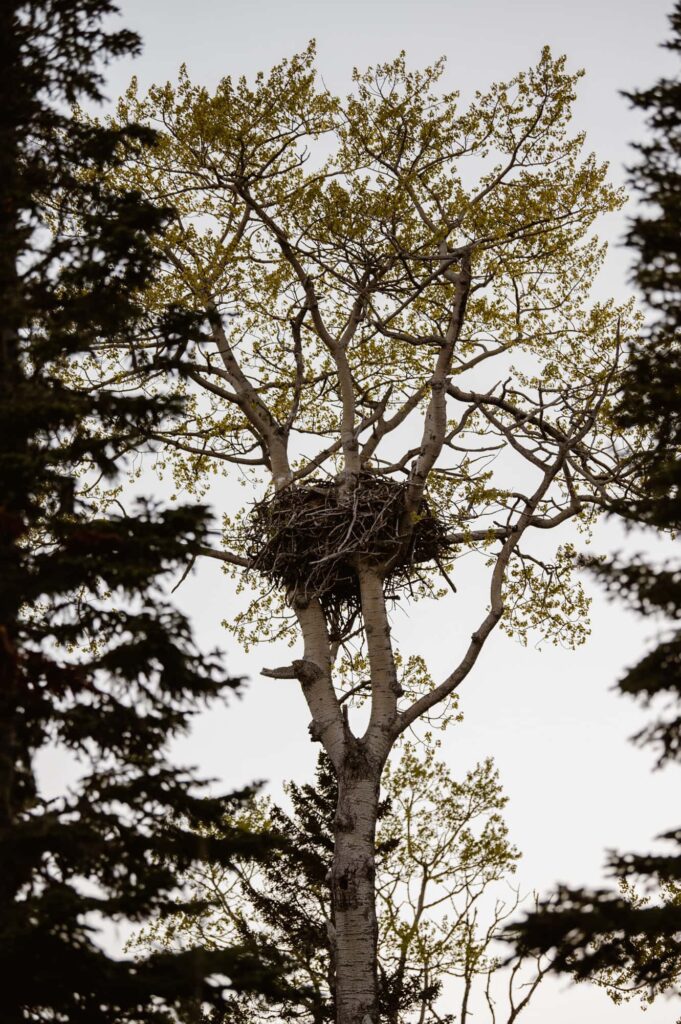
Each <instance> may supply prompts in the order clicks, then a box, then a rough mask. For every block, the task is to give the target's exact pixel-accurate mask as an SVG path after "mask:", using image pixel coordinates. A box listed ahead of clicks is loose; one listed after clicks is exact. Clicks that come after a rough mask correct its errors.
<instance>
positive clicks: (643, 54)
mask: <svg viewBox="0 0 681 1024" xmlns="http://www.w3.org/2000/svg"><path fill="white" fill-rule="evenodd" d="M670 6H671V0H665V2H663V0H420V2H418V0H344V2H339V0H293V2H291V0H288V2H287V0H278V2H273V0H231V2H225V0H223V2H218V0H127V2H123V3H122V8H123V12H124V18H125V22H126V24H127V25H129V26H130V27H134V28H135V29H137V30H138V31H139V32H140V34H141V35H142V37H143V39H144V44H145V48H144V54H143V56H142V58H141V59H139V60H137V61H135V62H134V66H133V64H132V63H131V62H125V63H119V64H117V65H116V66H115V67H113V68H112V69H111V74H110V88H109V91H110V94H111V95H112V96H115V95H116V94H117V93H118V92H120V91H121V90H122V89H123V88H124V87H125V85H126V84H127V81H128V79H129V76H130V74H131V73H132V71H133V70H134V72H135V73H136V74H137V76H138V77H139V79H140V81H141V84H142V85H147V84H149V83H150V82H158V81H161V80H165V79H167V78H174V77H175V75H176V72H177V68H178V65H179V64H180V63H181V62H186V63H187V65H188V67H189V72H190V75H191V76H192V78H194V79H195V80H197V81H201V82H203V83H205V84H206V85H208V86H212V85H214V84H215V83H216V81H217V80H218V79H219V78H220V77H221V76H222V75H223V74H226V73H230V74H232V75H235V74H242V73H243V74H246V75H251V74H253V73H254V72H255V71H258V70H260V69H263V70H266V69H267V68H269V66H270V65H271V64H273V63H274V62H276V61H278V60H280V59H281V57H283V56H286V55H290V54H291V53H293V52H294V51H296V50H300V49H302V48H303V47H304V46H305V45H306V43H307V42H308V40H309V39H311V38H313V37H314V38H316V40H317V44H318V53H319V59H318V66H319V69H320V72H321V74H322V75H323V78H324V81H325V82H326V84H327V86H328V87H329V88H330V89H332V90H339V91H346V90H347V88H348V87H349V80H350V73H351V70H352V67H353V66H354V65H356V66H359V67H362V66H365V65H366V64H369V63H376V62H377V61H382V60H385V59H388V58H391V57H393V56H394V55H395V54H396V53H397V52H399V51H400V50H402V49H405V50H406V51H407V56H408V60H409V61H410V62H411V63H412V64H413V65H422V64H424V63H426V62H431V61H433V60H434V59H436V58H437V57H439V56H440V55H442V54H444V55H446V57H447V59H448V65H447V72H446V76H445V83H444V84H445V87H446V88H448V89H449V88H456V89H460V90H461V92H462V93H463V96H464V98H465V97H467V96H470V94H471V93H472V92H474V90H475V89H476V88H481V89H483V88H485V87H486V86H487V85H488V84H489V83H490V82H492V81H494V80H496V79H499V78H504V77H509V76H511V75H512V74H514V73H515V72H516V71H518V70H520V69H521V68H524V67H526V66H528V65H529V64H531V63H533V62H535V61H536V59H537V57H538V55H539V51H540V49H541V47H542V46H543V45H544V44H546V43H548V44H549V45H550V46H551V47H552V49H553V50H554V52H556V53H566V54H567V56H568V58H569V63H570V66H571V67H572V68H573V69H576V68H579V67H583V68H585V69H586V72H587V76H586V78H585V79H583V80H582V84H581V87H580V96H579V101H578V104H577V107H576V112H575V126H576V128H577V129H580V130H582V129H584V130H586V131H587V133H588V140H587V144H588V146H589V148H592V149H594V150H595V151H596V152H597V153H598V155H599V156H600V157H601V158H604V159H606V160H609V161H610V163H611V169H612V177H613V178H614V180H615V181H618V182H619V181H621V180H622V178H623V171H622V167H623V165H624V164H625V163H627V162H628V161H631V159H632V155H631V151H630V150H629V148H628V144H629V142H630V141H631V140H634V139H636V138H640V137H641V133H642V127H641V120H640V117H639V116H638V115H637V114H635V113H633V112H632V111H631V110H630V109H629V107H628V104H627V102H626V101H625V100H624V99H622V98H621V97H620V96H619V94H618V90H620V89H627V88H635V87H636V86H645V85H647V84H649V83H651V82H652V81H653V80H654V79H655V78H656V77H657V76H658V75H659V74H660V73H661V72H662V71H663V70H664V69H665V68H669V67H670V57H669V56H668V55H667V54H665V53H664V52H663V51H661V50H660V49H659V48H658V45H657V44H658V43H659V42H660V41H661V40H662V39H664V37H665V35H666V34H667V23H666V14H667V12H668V10H669V8H670ZM623 228H624V220H623V218H622V217H612V218H610V222H609V223H608V224H604V225H603V227H602V230H601V234H602V235H603V236H604V237H607V238H609V239H610V240H611V241H612V242H613V243H615V245H614V246H613V248H612V250H611V253H610V258H609V261H608V265H607V268H606V270H605V272H604V275H603V279H602V281H601V283H600V285H599V288H600V289H603V290H604V291H606V292H608V293H611V294H614V295H615V296H617V297H618V298H620V299H621V298H622V297H624V295H625V294H626V293H627V292H628V285H627V265H628V261H629V254H628V252H627V251H626V250H624V249H622V247H621V246H618V245H617V244H616V243H617V241H618V239H619V238H620V237H621V235H622V231H623ZM217 500H220V495H217ZM621 543H622V536H621V534H620V533H619V531H618V530H617V527H616V526H614V525H613V524H606V525H605V526H604V527H603V528H601V530H600V531H599V533H598V536H597V538H596V542H595V547H596V548H597V549H598V550H606V549H613V548H616V547H617V546H618V545H619V544H621ZM478 596H481V595H478ZM474 598H475V595H470V594H466V595H465V599H464V603H468V602H469V601H472V600H473V599H474ZM180 602H181V604H182V605H183V606H184V607H185V608H186V609H188V610H189V611H190V612H191V613H192V616H193V618H194V621H195V623H196V627H197V630H198V633H199V636H200V638H201V640H202V642H203V643H205V644H215V643H219V644H221V645H223V646H227V647H228V649H229V652H230V653H229V663H230V667H231V668H232V669H233V670H234V671H235V672H239V673H244V674H246V675H248V676H250V677H251V680H252V682H251V685H250V687H249V692H248V694H247V696H246V697H245V699H244V700H243V701H242V702H240V703H239V705H238V706H236V707H234V708H232V709H230V710H229V711H225V712H213V713H212V714H211V715H210V716H206V717H204V719H202V721H201V722H200V723H198V724H197V729H196V731H195V733H194V734H193V736H192V737H191V738H190V739H189V740H188V741H187V742H186V744H184V745H183V749H182V754H183V756H184V757H186V758H188V759H191V760H193V761H194V762H196V763H198V764H200V766H201V768H202V769H203V770H204V771H205V772H207V773H210V774H211V775H214V776H216V777H219V778H222V779H224V780H225V781H226V782H227V783H228V784H229V785H230V786H232V785H234V786H236V785H239V784H241V783H243V782H247V781H250V780H252V779H254V778H259V779H266V780H269V783H270V788H271V789H272V791H273V792H277V790H278V787H279V785H280V783H281V781H282V780H283V779H285V778H291V777H293V778H296V779H299V780H302V779H304V778H306V777H307V776H308V775H309V773H310V771H311V768H312V766H313V764H314V759H315V756H316V748H313V747H312V745H311V744H310V742H309V739H308V736H307V730H306V726H307V715H306V712H305V709H304V706H303V702H302V698H301V697H300V696H299V695H298V693H297V692H296V690H295V687H294V685H293V684H291V683H286V682H273V681H271V680H270V681H265V680H262V679H260V678H259V677H258V672H259V669H260V668H261V667H262V666H263V665H268V664H270V665H272V664H278V663H280V661H279V659H278V658H277V656H276V653H273V652H267V651H262V650H257V651H255V652H252V653H251V654H249V655H245V654H243V653H242V652H239V651H238V650H237V648H236V647H235V646H234V642H233V641H232V640H231V639H230V638H229V637H227V636H226V635H225V633H224V631H222V630H221V629H220V625H219V624H220V620H221V619H222V618H225V617H229V616H230V614H232V613H233V610H234V604H233V597H232V595H231V589H230V587H229V586H228V585H227V583H226V581H225V580H224V577H223V576H222V575H221V574H220V572H219V570H218V569H216V568H215V567H213V566H207V567H204V568H202V569H201V570H200V572H199V573H198V575H197V576H195V577H194V579H193V580H189V581H188V582H187V584H186V585H185V586H184V587H183V589H182V591H181V592H180ZM463 615H464V612H463V610H462V609H460V608H457V606H456V604H455V603H452V604H447V605H446V607H444V606H443V607H442V608H436V609H433V608H432V607H431V608H427V609H420V610H417V611H415V612H414V614H413V615H412V616H411V618H410V619H408V620H407V619H403V620H401V622H400V630H401V631H402V632H403V633H405V632H406V634H407V637H408V636H409V635H410V634H411V635H412V636H413V637H417V636H419V635H421V631H422V629H423V627H424V626H425V625H426V621H425V620H426V618H427V619H428V623H427V625H428V629H429V631H430V634H431V635H432V636H434V637H436V638H439V639H438V640H436V641H435V644H434V648H433V650H431V651H430V652H428V655H429V660H430V662H431V664H432V666H433V668H434V669H435V672H436V677H437V676H438V675H439V673H440V672H444V671H445V670H446V669H447V668H451V660H452V659H451V653H450V650H449V646H450V639H451V638H452V637H453V636H454V634H455V633H456V632H457V630H458V628H459V617H461V618H463ZM433 626H435V628H433ZM654 629H655V627H654V624H652V623H650V622H646V623H642V622H640V621H638V620H637V619H636V618H635V617H634V616H632V615H630V614H628V613H626V612H624V611H623V610H622V609H621V608H618V607H614V606H611V605H609V604H607V603H606V602H605V601H604V600H603V599H602V598H601V597H599V596H598V595H596V600H595V602H594V608H593V638H592V640H591V641H590V642H589V643H588V644H587V645H586V646H585V647H583V648H581V649H580V650H579V651H577V652H576V653H571V652H566V651H562V650H553V649H551V648H547V649H544V650H542V651H537V650H534V649H523V648H521V647H520V646H519V645H518V644H516V643H513V642H512V641H510V640H507V639H504V638H501V637H499V638H496V639H495V641H494V642H493V643H492V644H491V645H490V648H489V649H488V650H486V652H485V654H484V657H483V658H482V659H481V662H480V664H479V666H478V668H477V669H476V671H475V673H474V674H473V675H472V676H471V677H470V678H469V680H468V681H467V683H466V685H465V687H464V689H463V690H462V694H461V701H462V709H463V711H464V715H465V721H464V723H463V724H462V725H458V726H455V727H453V728H452V730H451V732H450V733H449V734H448V735H447V738H446V740H445V744H444V751H445V756H446V758H447V760H448V762H449V763H450V765H451V766H452V767H453V768H454V769H455V770H457V771H463V770H465V768H466V767H468V766H470V765H471V764H472V763H473V762H474V761H475V760H477V759H480V758H482V757H485V756H487V755H493V756H494V757H495V758H496V761H497V764H498V765H499V768H500V770H501V777H502V782H503V784H504V786H505V789H506V791H507V793H508V795H509V797H510V804H509V808H508V815H507V816H508V820H509V823H510V826H511V834H512V838H513V840H514V841H515V842H516V844H517V845H518V846H519V847H520V848H521V849H522V850H523V851H524V854H525V856H524V860H523V864H522V866H521V873H520V877H521V881H522V884H523V886H524V887H525V888H527V889H532V888H538V889H542V888H546V887H548V886H550V885H551V883H552V882H553V881H554V880H557V879H560V880H563V881H569V882H572V883H582V882H583V883H593V882H598V881H599V878H600V870H601V864H602V859H603V850H604V848H605V847H620V848H625V849H626V848H635V847H638V848H640V849H645V848H647V846H648V844H649V840H650V837H651V836H652V835H654V834H655V833H656V832H659V831H660V830H662V829H663V828H665V827H669V826H672V825H676V824H678V818H679V806H678V805H679V801H678V784H679V779H678V771H677V772H676V773H675V772H674V770H673V769H670V770H668V771H667V772H666V773H664V774H651V772H650V770H649V769H650V764H651V756H650V754H649V753H647V752H641V751H636V750H635V749H634V748H633V747H631V745H630V744H628V743H627V741H626V738H627V736H628V735H630V734H631V733H632V732H633V731H635V729H636V728H637V727H639V726H640V725H641V723H642V721H643V713H642V712H640V711H638V710H636V709H634V708H633V707H631V706H630V705H629V704H628V703H627V702H626V701H625V700H624V699H622V698H620V697H618V696H616V695H615V694H614V693H612V692H611V686H612V683H613V681H614V680H615V679H616V678H617V675H618V673H619V671H620V670H621V668H622V667H623V666H624V665H627V664H630V663H631V662H632V661H633V660H634V659H635V658H637V657H638V656H639V655H640V654H641V652H642V651H643V650H644V648H645V645H646V642H647V641H648V640H649V639H650V638H651V636H653V634H654ZM641 1012H642V1011H641V1009H640V1008H639V1007H638V1005H637V1004H634V1005H630V1006H628V1007H623V1008H619V1009H618V1008H615V1007H613V1006H612V1004H611V1003H610V1002H609V1001H608V1000H607V998H606V997H605V996H604V995H603V994H602V993H601V992H599V991H597V990H594V989H592V988H590V987H588V986H578V987H574V986H572V987H570V986H567V985H566V983H564V982H556V983H552V984H549V985H547V986H546V987H545V989H544V991H543V992H540V994H539V995H538V996H537V997H536V1000H535V1001H534V1003H533V1004H532V1006H531V1007H530V1008H529V1009H528V1010H527V1011H526V1014H525V1015H524V1017H523V1020H524V1021H525V1022H526V1024H539V1022H541V1024H547V1022H549V1021H550V1022H551V1024H574V1021H575V1020H576V1019H577V1018H578V1017H579V1019H580V1020H581V1021H583V1022H585V1024H591V1022H593V1024H597V1022H598V1024H601V1022H602V1024H609V1022H611V1021H613V1022H614V1021H620V1022H622V1024H628V1022H630V1021H634V1020H638V1019H639V1017H640V1015H641ZM678 1013H679V1010H678V1008H676V1009H675V1010H674V1009H673V1008H672V1007H671V1006H670V1005H669V1004H665V1003H663V1002H659V1003H658V1004H657V1005H656V1006H654V1007H653V1008H652V1009H651V1010H650V1011H648V1013H647V1015H646V1018H645V1021H646V1024H662V1022H663V1021H664V1022H665V1024H666V1022H667V1021H669V1020H670V1019H672V1018H675V1016H676V1015H678Z"/></svg>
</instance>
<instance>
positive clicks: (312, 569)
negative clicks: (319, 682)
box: [247, 473, 449, 640]
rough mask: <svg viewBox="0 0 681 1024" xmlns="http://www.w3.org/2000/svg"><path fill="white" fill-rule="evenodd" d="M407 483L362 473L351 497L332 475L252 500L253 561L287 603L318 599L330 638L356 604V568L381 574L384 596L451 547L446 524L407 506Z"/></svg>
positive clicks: (339, 635)
mask: <svg viewBox="0 0 681 1024" xmlns="http://www.w3.org/2000/svg"><path fill="white" fill-rule="evenodd" d="M405 493H406V484H404V483H400V482H398V481H395V480H391V479H389V478H385V477H377V476H374V475H373V474H371V473H363V474H361V476H360V478H359V480H358V481H357V484H356V486H355V488H354V490H353V491H352V493H351V494H350V495H347V496H342V495H341V490H340V487H339V485H338V483H336V482H335V481H314V482H310V483H306V484H303V485H300V486H298V487H290V488H285V489H284V490H283V491H280V492H279V493H277V494H275V495H274V496H273V497H272V498H269V499H267V500H265V501H262V502H260V503H259V504H258V505H256V506H255V508H254V510H253V513H252V515H251V518H250V523H249V529H248V537H247V544H248V555H249V557H250V558H251V559H252V565H253V567H254V568H255V569H256V570H257V571H259V572H260V573H262V574H263V575H264V576H266V577H267V578H268V579H270V580H272V582H273V583H276V584H277V585H278V586H280V587H283V588H285V590H286V592H287V594H288V598H289V600H290V601H291V602H292V603H298V602H299V603H301V604H306V603H307V602H308V601H309V600H310V599H311V598H313V597H316V598H319V599H320V601H321V604H322V607H323V608H324V611H325V613H326V616H327V620H328V622H329V626H330V630H331V632H332V635H333V638H334V639H335V640H342V639H343V638H344V637H346V636H347V635H348V634H349V633H350V632H351V630H352V627H353V624H354V622H355V620H356V618H357V615H358V612H359V609H360V595H359V582H358V576H357V566H358V564H359V563H360V562H362V563H364V564H371V565H375V566H376V567H378V568H381V569H382V570H383V571H384V572H385V577H384V580H385V589H386V594H387V596H388V597H390V598H397V597H398V595H399V592H400V591H401V590H404V589H405V588H410V587H412V586H413V585H414V583H415V582H417V581H418V580H419V579H421V578H422V577H423V566H424V565H425V564H426V563H428V562H435V563H436V564H437V563H438V562H439V561H440V559H442V558H443V557H444V556H445V555H446V553H447V550H448V548H449V545H448V543H447V540H446V537H447V528H446V525H445V524H444V523H443V522H442V521H441V520H439V519H438V518H437V517H436V516H434V515H433V514H432V512H431V511H430V510H429V509H428V507H427V505H426V503H425V502H424V505H423V508H422V509H421V510H420V511H419V514H418V515H417V516H415V517H409V516H408V515H407V514H406V512H405Z"/></svg>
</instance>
